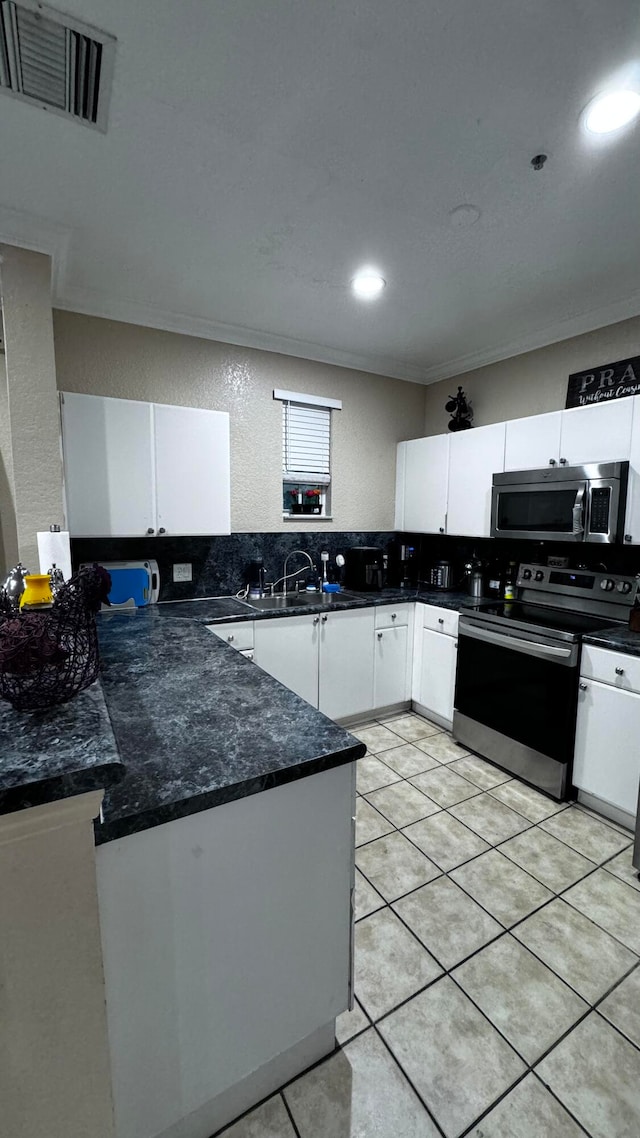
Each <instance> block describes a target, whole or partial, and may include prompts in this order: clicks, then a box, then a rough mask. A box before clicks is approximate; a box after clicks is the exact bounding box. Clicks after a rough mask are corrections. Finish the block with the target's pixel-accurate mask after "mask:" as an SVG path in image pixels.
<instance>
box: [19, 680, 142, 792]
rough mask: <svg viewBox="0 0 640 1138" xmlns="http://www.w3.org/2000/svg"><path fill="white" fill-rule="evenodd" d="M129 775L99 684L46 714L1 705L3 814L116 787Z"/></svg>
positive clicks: (50, 709) (49, 709) (93, 685)
mask: <svg viewBox="0 0 640 1138" xmlns="http://www.w3.org/2000/svg"><path fill="white" fill-rule="evenodd" d="M124 772H125V766H124V762H123V760H122V758H121V756H120V754H119V752H118V748H117V745H116V741H115V739H114V737H113V732H112V730H111V722H110V720H109V713H108V712H107V706H106V703H105V698H104V693H103V690H102V688H101V686H100V683H99V682H96V683H94V684H92V685H91V687H90V688H87V689H86V691H83V692H80V694H79V695H77V696H76V697H75V699H72V700H70V701H69V703H63V704H61V705H60V706H59V707H51V708H48V709H47V710H46V711H16V710H15V709H14V708H13V707H11V705H10V704H9V703H7V702H5V701H3V700H0V814H11V813H13V811H14V810H21V809H24V808H25V807H28V806H41V805H43V804H44V803H46V802H57V801H58V800H59V799H61V798H69V797H71V796H72V795H74V794H83V793H84V792H85V791H88V790H97V789H99V788H100V787H107V786H111V785H112V784H113V783H114V782H116V781H117V780H118V779H120V778H122V777H123V775H124Z"/></svg>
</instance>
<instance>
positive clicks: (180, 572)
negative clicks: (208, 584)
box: [173, 561, 193, 581]
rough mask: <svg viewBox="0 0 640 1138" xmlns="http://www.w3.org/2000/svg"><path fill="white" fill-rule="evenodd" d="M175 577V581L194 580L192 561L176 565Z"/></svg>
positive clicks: (174, 568) (174, 569)
mask: <svg viewBox="0 0 640 1138" xmlns="http://www.w3.org/2000/svg"><path fill="white" fill-rule="evenodd" d="M173 579H174V581H192V580H193V573H192V570H191V562H190V561H187V562H184V563H182V564H180V565H174V567H173Z"/></svg>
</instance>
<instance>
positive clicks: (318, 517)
mask: <svg viewBox="0 0 640 1138" xmlns="http://www.w3.org/2000/svg"><path fill="white" fill-rule="evenodd" d="M282 520H283V522H332V521H333V517H332V515H331V514H283V515H282Z"/></svg>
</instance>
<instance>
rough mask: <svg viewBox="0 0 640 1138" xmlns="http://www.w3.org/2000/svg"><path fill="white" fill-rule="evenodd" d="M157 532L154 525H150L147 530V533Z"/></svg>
mask: <svg viewBox="0 0 640 1138" xmlns="http://www.w3.org/2000/svg"><path fill="white" fill-rule="evenodd" d="M155 532H156V531H155V530H154V528H153V526H149V529H148V530H147V533H155Z"/></svg>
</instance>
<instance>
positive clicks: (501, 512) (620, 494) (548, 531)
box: [491, 462, 629, 544]
mask: <svg viewBox="0 0 640 1138" xmlns="http://www.w3.org/2000/svg"><path fill="white" fill-rule="evenodd" d="M628 474H629V463H628V462H607V463H591V464H590V465H588V466H558V467H556V466H546V467H543V468H542V470H508V471H506V472H505V473H504V474H494V476H493V489H492V494H491V536H492V537H519V538H523V537H529V538H533V539H535V540H536V541H592V542H606V543H609V544H611V543H613V542H618V541H622V539H623V530H624V516H625V509H626V501H627V480H628Z"/></svg>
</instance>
